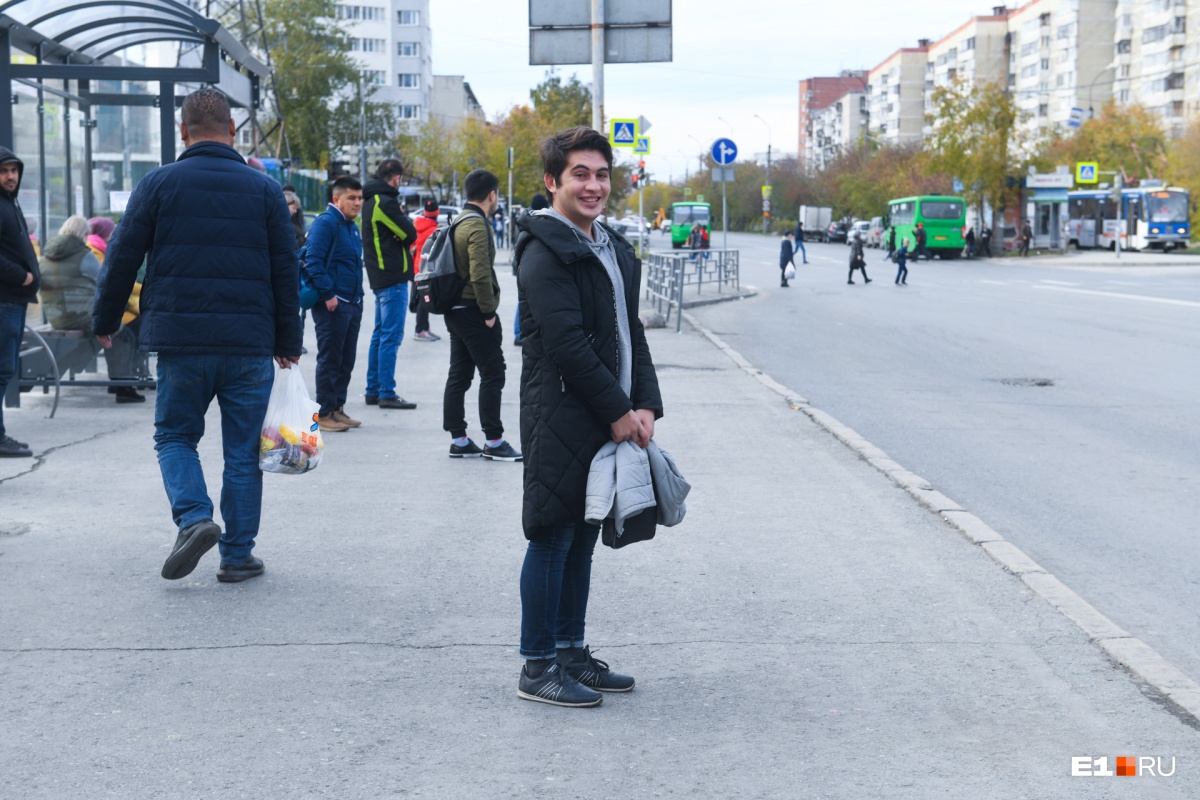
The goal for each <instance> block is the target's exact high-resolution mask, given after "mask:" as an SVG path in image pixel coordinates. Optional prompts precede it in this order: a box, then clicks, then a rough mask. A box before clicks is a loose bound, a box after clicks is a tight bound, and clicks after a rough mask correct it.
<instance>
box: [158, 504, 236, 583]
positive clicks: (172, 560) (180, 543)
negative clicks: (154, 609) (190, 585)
mask: <svg viewBox="0 0 1200 800" xmlns="http://www.w3.org/2000/svg"><path fill="white" fill-rule="evenodd" d="M220 538H221V528H220V527H219V526H218V525H217V523H215V522H213V521H212V520H211V519H206V520H201V521H200V522H197V523H196V524H195V525H189V526H187V527H186V528H184V529H183V530H181V531H180V532H179V538H177V539H176V540H175V547H173V548H172V549H171V555H169V556H167V560H166V562H165V563H164V564H163V568H162V576H163V577H164V578H166V579H167V580H169V581H177V580H179V579H180V578H186V577H187V576H188V575H191V574H192V570H194V569H195V568H196V565H197V564H198V563H200V558H201V556H203V555H204V554H205V553H207V552H208V551H209V550H211V549H212V547H213V545H214V544H216V543H217V540H218V539H220Z"/></svg>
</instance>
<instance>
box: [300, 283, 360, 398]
mask: <svg viewBox="0 0 1200 800" xmlns="http://www.w3.org/2000/svg"><path fill="white" fill-rule="evenodd" d="M312 317H313V327H314V328H316V331H317V402H318V403H320V404H321V416H322V417H326V416H329V414H331V413H333V411H334V410H335V409H338V408H341V407H342V406H344V405H345V404H346V389H347V388H348V387H349V386H350V373H352V372H353V371H354V359H355V357H356V356H357V350H358V329H359V326H360V325H362V305H361V304H358V305H355V304H354V303H343V302H341V301H340V300H339V301H338V304H337V308H336V309H334V310H333V311H330V310H329V309H327V308H326V307H325V304H324V303H317V304H316V305H315V306H313V307H312Z"/></svg>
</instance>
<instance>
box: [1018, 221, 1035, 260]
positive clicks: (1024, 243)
mask: <svg viewBox="0 0 1200 800" xmlns="http://www.w3.org/2000/svg"><path fill="white" fill-rule="evenodd" d="M1032 241H1033V226H1032V225H1030V224H1029V220H1025V224H1024V225H1022V226H1021V255H1022V256H1028V255H1029V243H1030V242H1032Z"/></svg>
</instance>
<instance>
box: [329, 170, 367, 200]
mask: <svg viewBox="0 0 1200 800" xmlns="http://www.w3.org/2000/svg"><path fill="white" fill-rule="evenodd" d="M361 191H362V184H361V183H359V182H358V179H357V178H351V177H350V176H349V175H343V176H342V177H340V178H338V179H337V180H336V181H334V182H333V185H332V186H331V187H330V188H329V193H330V194H331V195H333V196H334V197H341V196H342V195H344V194H345V193H346V192H361Z"/></svg>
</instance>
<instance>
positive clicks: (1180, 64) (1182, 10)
mask: <svg viewBox="0 0 1200 800" xmlns="http://www.w3.org/2000/svg"><path fill="white" fill-rule="evenodd" d="M1187 17H1188V6H1187V5H1185V4H1184V3H1180V2H1174V0H1119V2H1118V3H1117V7H1116V28H1115V34H1114V53H1115V55H1114V66H1115V69H1116V74H1115V75H1114V76H1113V79H1112V96H1113V97H1115V98H1116V99H1117V102H1119V103H1121V104H1129V103H1138V104H1140V105H1142V106H1144V107H1145V108H1146V109H1147V110H1148V111H1150V112H1152V113H1154V114H1156V115H1157V116H1158V117H1160V118H1161V119H1162V123H1163V129H1164V131H1166V132H1167V133H1168V134H1170V135H1172V136H1178V135H1179V134H1180V133H1182V132H1183V127H1184V119H1185V117H1186V116H1187V114H1188V111H1189V109H1188V108H1187V104H1186V97H1185V93H1186V92H1187V89H1188V86H1187V83H1188V80H1187V77H1188V76H1187V70H1186V64H1187V63H1192V64H1195V63H1196V61H1195V58H1194V57H1193V58H1191V59H1189V58H1188V57H1187V50H1188V33H1187V31H1188V24H1187V22H1188V20H1187ZM1193 38H1195V37H1193ZM1191 49H1192V51H1193V52H1195V51H1197V49H1198V48H1197V47H1196V45H1192V47H1191ZM1192 72H1193V75H1192V77H1193V82H1194V81H1195V79H1196V77H1197V75H1196V71H1195V69H1194V68H1193V71H1192ZM1105 88H1107V87H1105ZM1098 94H1100V95H1101V96H1102V97H1103V99H1105V100H1107V99H1108V96H1109V94H1108V92H1107V91H1105V92H1098ZM1193 94H1195V92H1194V91H1193ZM1194 102H1195V101H1193V103H1194ZM1191 110H1192V111H1193V112H1195V111H1200V108H1197V107H1195V106H1194V107H1193V109H1191Z"/></svg>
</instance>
